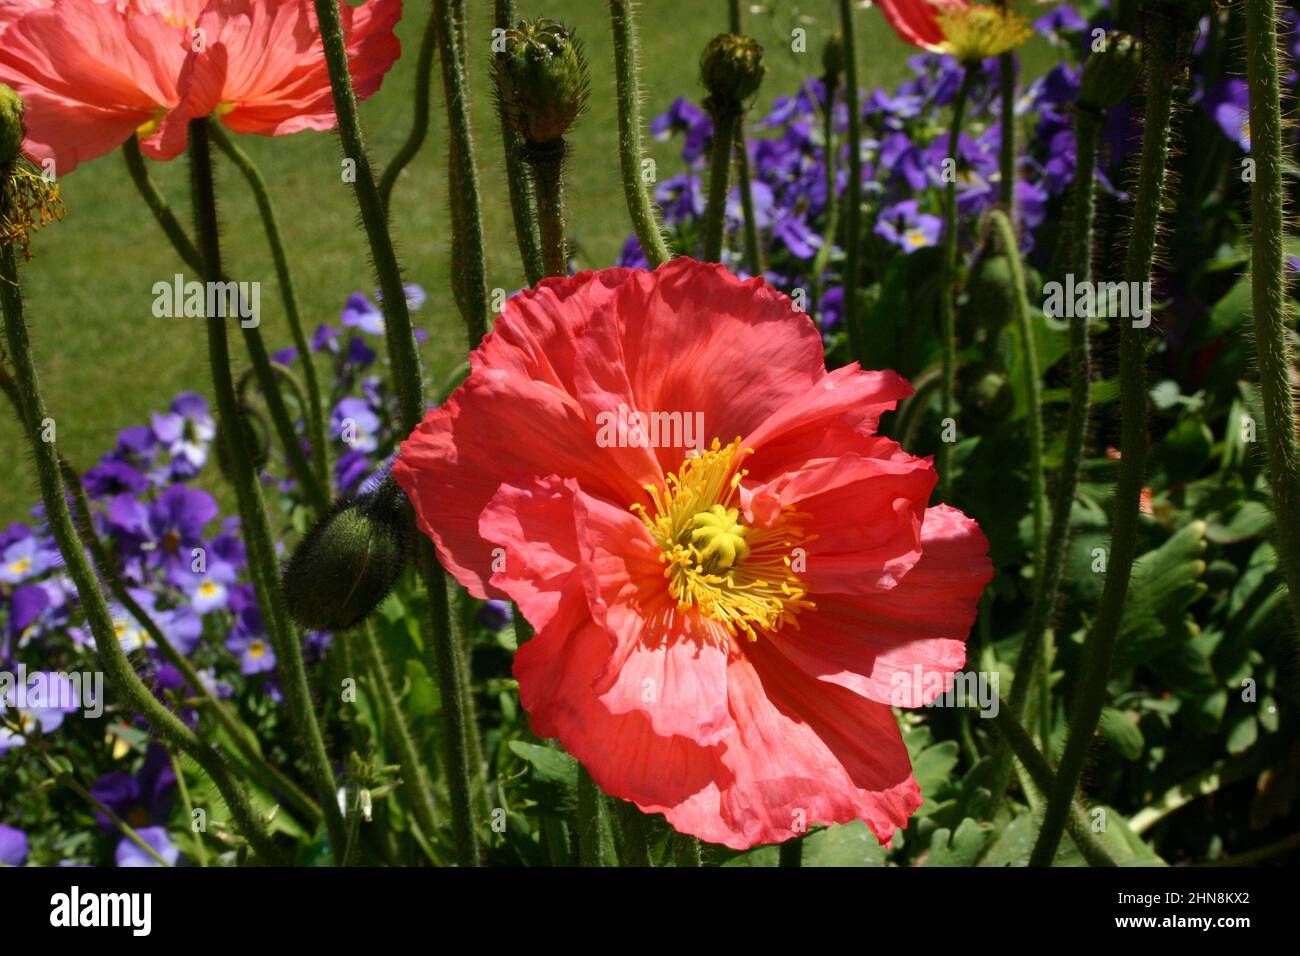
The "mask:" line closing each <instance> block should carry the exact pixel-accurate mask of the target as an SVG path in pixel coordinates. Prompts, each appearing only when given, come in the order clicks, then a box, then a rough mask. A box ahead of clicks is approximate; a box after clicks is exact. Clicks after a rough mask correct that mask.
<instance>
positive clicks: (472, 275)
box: [316, 0, 488, 348]
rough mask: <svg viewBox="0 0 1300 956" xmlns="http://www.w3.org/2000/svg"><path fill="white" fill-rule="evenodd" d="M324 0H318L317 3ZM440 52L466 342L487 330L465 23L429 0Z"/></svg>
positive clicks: (454, 254)
mask: <svg viewBox="0 0 1300 956" xmlns="http://www.w3.org/2000/svg"><path fill="white" fill-rule="evenodd" d="M324 2H325V0H316V4H317V6H320V5H321V4H322V3H324ZM433 9H434V15H435V16H436V17H437V18H438V47H439V53H440V54H441V56H442V89H443V95H444V98H445V100H446V104H447V121H448V130H447V140H448V148H449V151H450V160H451V161H450V167H451V175H450V197H451V208H452V233H451V260H452V264H453V265H452V271H453V276H454V286H455V292H456V299H457V304H458V305H459V306H460V312H461V316H462V317H463V318H464V320H465V328H466V329H467V330H468V333H469V345H470V348H474V347H475V346H476V345H478V343H479V340H480V339H482V338H483V336H484V334H485V333H486V332H487V311H488V310H487V263H486V261H485V259H484V252H483V219H482V216H481V214H480V211H479V194H478V170H477V168H476V167H475V165H474V141H473V137H472V134H471V132H470V125H469V85H468V83H467V82H466V79H467V78H466V76H465V68H464V62H463V60H464V57H463V48H464V36H463V24H458V23H457V17H456V15H455V14H456V11H455V10H454V9H453V7H452V5H451V4H449V3H448V0H433Z"/></svg>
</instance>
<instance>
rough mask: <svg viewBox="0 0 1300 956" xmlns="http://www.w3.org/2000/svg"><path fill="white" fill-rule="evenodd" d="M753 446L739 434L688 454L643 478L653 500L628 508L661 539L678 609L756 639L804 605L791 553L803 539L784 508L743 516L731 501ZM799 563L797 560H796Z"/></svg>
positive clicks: (795, 516)
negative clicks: (764, 515) (656, 481)
mask: <svg viewBox="0 0 1300 956" xmlns="http://www.w3.org/2000/svg"><path fill="white" fill-rule="evenodd" d="M748 454H752V449H748V448H741V447H740V439H739V438H737V439H736V440H735V441H733V442H732V443H731V444H729V445H726V446H725V447H724V446H722V445H721V444H720V443H719V441H718V440H717V439H716V438H715V439H714V440H713V447H712V448H710V449H709V450H707V451H704V452H701V453H700V454H699V455H698V456H696V457H692V458H687V459H686V460H685V461H684V462H682V465H681V467H680V468H679V469H678V470H677V471H676V473H673V474H670V475H668V476H667V479H666V481H665V483H664V485H663V486H662V487H661V486H658V485H646V486H645V487H646V491H647V492H649V494H650V500H651V502H652V507H647V506H645V505H643V504H634V505H633V506H632V510H633V511H635V512H636V513H637V514H638V515H639V516H640V518H641V520H642V521H643V522H645V526H646V528H647V529H648V530H649V531H650V534H651V535H652V536H653V537H654V539H655V541H656V543H658V545H659V547H660V556H659V559H660V561H662V562H663V563H664V578H665V580H666V581H667V583H668V593H669V594H670V595H671V596H672V597H673V598H674V599H675V600H676V601H677V607H678V608H679V609H680V610H683V611H687V610H691V609H696V610H698V611H699V612H700V613H701V614H703V615H704V616H705V617H707V618H709V619H710V620H714V621H717V622H718V623H720V624H722V625H723V626H724V627H726V628H727V630H728V631H729V632H730V633H731V634H732V635H739V634H741V633H744V635H745V636H746V637H747V638H748V639H749V640H751V641H752V640H756V639H757V638H758V632H759V631H774V630H777V629H779V628H780V627H782V626H783V625H784V624H785V623H786V622H787V621H790V620H793V619H794V617H795V615H797V614H798V613H799V611H801V610H803V609H804V608H810V607H812V606H813V604H812V602H811V601H808V600H805V599H804V594H805V593H806V592H805V589H804V587H803V584H802V582H801V581H800V580H799V577H798V575H797V574H796V573H795V568H796V566H797V565H796V563H795V559H796V558H797V557H800V556H801V547H802V545H803V544H805V543H806V540H807V539H805V537H804V534H803V529H802V528H801V527H800V526H799V520H800V519H801V518H806V517H807V515H803V514H800V513H798V512H795V511H794V509H793V508H792V507H787V508H783V509H782V510H781V512H780V514H779V515H778V516H777V517H776V519H775V520H774V521H772V522H771V523H770V524H768V525H766V526H763V527H759V526H756V525H753V524H749V523H748V522H747V521H746V519H745V517H744V515H742V514H741V511H740V508H739V507H737V506H736V505H735V504H734V501H735V498H736V492H737V489H739V487H740V483H741V481H742V480H744V477H745V475H746V474H747V473H748V472H746V471H745V470H744V469H742V468H740V467H738V466H739V464H740V461H741V459H742V458H743V457H744V456H745V455H748ZM798 566H800V567H801V566H802V565H801V564H800V565H798Z"/></svg>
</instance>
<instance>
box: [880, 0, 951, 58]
mask: <svg viewBox="0 0 1300 956" xmlns="http://www.w3.org/2000/svg"><path fill="white" fill-rule="evenodd" d="M876 3H877V4H878V5H879V7H880V11H881V13H883V14H884V15H885V19H886V20H887V21H889V25H890V26H891V27H893V28H894V32H895V33H897V34H898V36H899V39H901V40H903V41H905V42H907V43H910V44H912V45H913V46H919V47H920V48H921V49H923V50H931V51H936V50H940V49H942V48H943V42H944V35H943V30H942V28H941V27H940V26H939V20H938V17H939V14H941V13H943V12H944V11H945V10H960V9H964V8H966V7H967V6H968V4H967V3H966V0H876Z"/></svg>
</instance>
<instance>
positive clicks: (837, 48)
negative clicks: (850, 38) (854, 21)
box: [822, 30, 844, 84]
mask: <svg viewBox="0 0 1300 956" xmlns="http://www.w3.org/2000/svg"><path fill="white" fill-rule="evenodd" d="M843 73H844V35H843V34H842V33H840V31H839V30H836V31H834V32H833V33H831V35H830V36H828V37H827V38H826V45H825V46H823V47H822V75H823V76H824V77H825V78H826V81H827V82H828V83H831V84H835V83H836V81H837V80H838V79H839V78H840V76H841V75H843Z"/></svg>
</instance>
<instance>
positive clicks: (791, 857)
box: [777, 837, 803, 867]
mask: <svg viewBox="0 0 1300 956" xmlns="http://www.w3.org/2000/svg"><path fill="white" fill-rule="evenodd" d="M777 866H782V867H796V866H803V837H791V838H790V839H789V840H786V841H785V842H784V843H782V844H781V850H780V854H779V856H778V859H777Z"/></svg>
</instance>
